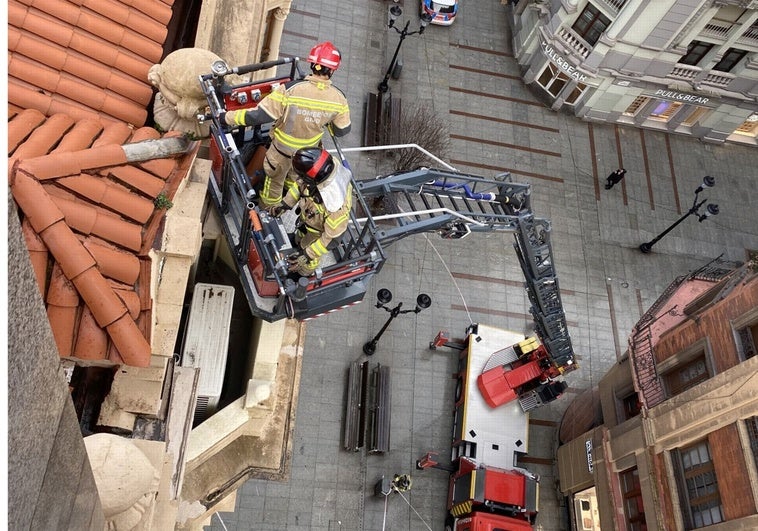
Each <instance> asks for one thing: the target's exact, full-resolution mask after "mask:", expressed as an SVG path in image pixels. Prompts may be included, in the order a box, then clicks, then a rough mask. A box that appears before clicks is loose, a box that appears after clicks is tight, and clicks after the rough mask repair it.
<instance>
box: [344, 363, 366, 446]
mask: <svg viewBox="0 0 758 531" xmlns="http://www.w3.org/2000/svg"><path fill="white" fill-rule="evenodd" d="M347 380H348V381H347V405H346V407H345V433H344V448H345V450H348V451H352V452H357V451H358V450H359V449H361V448H363V445H364V444H365V441H364V433H365V430H366V398H367V395H368V362H367V361H364V362H359V361H354V362H353V363H351V364H350V368H349V369H348V378H347Z"/></svg>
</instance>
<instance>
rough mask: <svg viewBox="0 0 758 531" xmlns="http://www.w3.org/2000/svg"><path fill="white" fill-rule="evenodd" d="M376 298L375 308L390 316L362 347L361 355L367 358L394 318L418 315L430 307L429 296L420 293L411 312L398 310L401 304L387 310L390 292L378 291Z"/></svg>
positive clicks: (390, 297) (383, 289)
mask: <svg viewBox="0 0 758 531" xmlns="http://www.w3.org/2000/svg"><path fill="white" fill-rule="evenodd" d="M376 298H377V300H378V302H377V303H376V307H377V308H384V310H385V311H388V312H390V316H389V318H388V319H387V322H386V323H384V326H382V329H381V330H379V333H378V334H376V335H375V336H374V338H373V339H372V340H371V341H369V342H367V343H366V344H365V345H363V353H364V354H366V355H367V356H371V355H372V354H374V352H376V343H377V342H378V341H379V338H380V337H382V334H383V333H384V331H385V330H387V327H388V326H389V325H390V323H391V322H392V320H393V319H394V318H395V317H397V316H398V315H400V314H403V313H419V312H420V311H421V310H425V309H427V308H428V307H429V306H431V305H432V298H431V297H429V295H427V294H426V293H421V294H420V295H419V296H418V297H416V307H415V308H414V309H412V310H401V309H400V308H402V307H403V303H402V302H398V303H397V306H395V307H394V308H387V306H385V304H387V303H388V302H390V301H391V300H392V292H391V291H390V290H388V289H387V288H382V289H380V290H379V291H378V292H377V294H376Z"/></svg>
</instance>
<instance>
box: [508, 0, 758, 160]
mask: <svg viewBox="0 0 758 531" xmlns="http://www.w3.org/2000/svg"><path fill="white" fill-rule="evenodd" d="M512 9H513V10H512V14H513V47H514V55H515V57H516V59H517V61H518V63H519V65H520V66H521V69H522V77H523V79H524V82H525V83H527V84H528V85H529V86H530V87H532V88H533V90H534V92H535V94H537V95H538V97H540V98H541V99H543V101H544V102H545V103H546V104H547V105H549V106H551V107H552V108H553V109H554V110H562V111H565V112H570V113H572V114H574V115H576V116H577V117H580V118H583V119H585V120H588V121H595V122H603V123H617V124H626V125H634V126H638V127H644V128H649V129H655V130H658V131H668V132H671V133H680V134H687V135H691V136H694V137H697V138H700V139H702V140H703V141H707V142H714V143H722V142H739V143H746V144H753V145H755V144H758V140H757V139H756V137H758V1H756V0H657V1H655V2H649V1H646V0H530V1H527V0H521V2H515V5H514V6H513V8H512Z"/></svg>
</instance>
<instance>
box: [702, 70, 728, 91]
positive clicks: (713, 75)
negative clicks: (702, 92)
mask: <svg viewBox="0 0 758 531" xmlns="http://www.w3.org/2000/svg"><path fill="white" fill-rule="evenodd" d="M733 79H734V75H732V74H729V73H727V72H719V71H718V70H714V71H712V72H710V73H709V74H708V75H707V76H706V77H705V79H704V80H703V83H704V84H706V85H713V86H715V87H719V88H726V87H728V86H729V84H730V83H731V82H732V80H733Z"/></svg>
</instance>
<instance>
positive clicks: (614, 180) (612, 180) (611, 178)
mask: <svg viewBox="0 0 758 531" xmlns="http://www.w3.org/2000/svg"><path fill="white" fill-rule="evenodd" d="M624 175H626V170H625V169H624V168H619V169H618V170H615V171H613V172H611V174H610V175H608V178H607V179H606V181H605V189H606V190H610V189H611V188H613V185H614V184H618V183H620V182H621V179H623V178H624Z"/></svg>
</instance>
